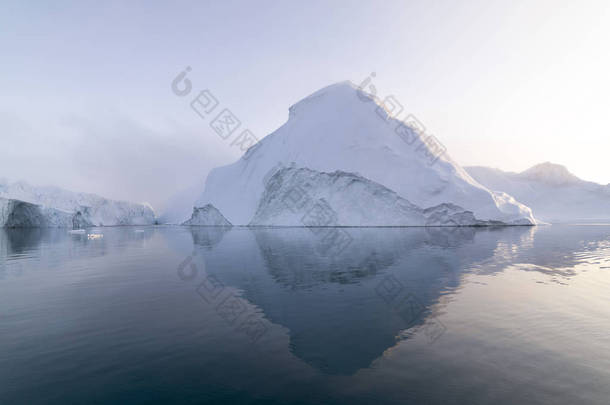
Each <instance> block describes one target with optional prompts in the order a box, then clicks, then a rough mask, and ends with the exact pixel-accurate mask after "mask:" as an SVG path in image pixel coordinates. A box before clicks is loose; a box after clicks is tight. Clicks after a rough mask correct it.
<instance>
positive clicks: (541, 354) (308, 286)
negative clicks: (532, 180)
mask: <svg viewBox="0 0 610 405" xmlns="http://www.w3.org/2000/svg"><path fill="white" fill-rule="evenodd" d="M94 233H95V234H102V235H103V236H102V237H95V238H91V237H90V235H91V234H94ZM349 233H350V236H351V238H352V242H351V243H350V244H349V246H348V247H347V248H346V249H345V250H343V251H341V252H340V253H339V254H338V255H325V254H323V251H321V250H320V249H319V243H320V241H319V239H318V238H317V237H316V235H315V234H314V233H312V232H311V231H310V230H308V229H304V228H285V229H255V230H252V229H245V228H234V229H230V230H226V229H221V228H205V227H192V228H186V227H117V228H98V229H93V230H89V231H88V232H86V233H81V234H70V233H68V232H66V231H65V230H54V229H29V230H28V229H22V230H0V381H1V382H2V383H0V403H10V404H19V403H27V404H43V403H44V404H49V403H51V404H53V403H58V404H59V403H62V404H63V403H92V404H111V403H147V404H154V403H159V404H161V403H163V404H167V403H206V402H209V403H286V402H291V403H302V404H310V403H333V404H340V403H349V404H354V403H371V402H372V401H374V402H376V403H401V404H405V403H406V404H409V403H413V404H421V403H426V404H453V403H471V404H488V403H497V404H513V403H528V404H574V403H587V404H605V403H607V398H608V397H609V396H610V388H608V384H607V382H608V381H609V380H610V354H608V353H610V338H609V337H608V336H607V334H606V333H604V332H603V331H604V330H607V328H608V319H610V307H609V306H608V305H607V291H608V287H609V285H610V273H609V271H610V226H545V227H506V228H497V229H491V228H486V229H477V228H396V229H388V228H384V229H375V228H362V229H358V228H349ZM314 393H315V394H314Z"/></svg>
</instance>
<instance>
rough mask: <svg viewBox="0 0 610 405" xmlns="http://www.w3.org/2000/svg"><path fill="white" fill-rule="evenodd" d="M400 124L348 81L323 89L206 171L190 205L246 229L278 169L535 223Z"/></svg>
mask: <svg viewBox="0 0 610 405" xmlns="http://www.w3.org/2000/svg"><path fill="white" fill-rule="evenodd" d="M363 100H364V101H363ZM400 125H401V123H400V122H399V121H398V120H395V119H393V118H390V117H388V115H387V114H386V112H385V110H384V109H382V108H379V105H378V104H377V102H376V101H375V100H374V99H373V98H372V97H370V96H368V95H366V94H365V93H363V92H361V91H360V90H358V89H357V88H356V87H355V86H353V85H352V84H350V83H348V82H342V83H338V84H335V85H331V86H328V87H326V88H323V89H322V90H319V91H317V92H316V93H314V94H312V95H311V96H309V97H307V98H305V99H304V100H302V101H300V102H298V103H297V104H295V105H294V106H292V107H291V108H290V113H289V119H288V121H287V122H286V123H285V124H284V125H283V126H281V127H280V128H279V129H277V130H276V131H275V132H273V133H272V134H270V135H268V136H267V137H265V138H263V139H262V140H261V141H260V142H259V143H258V144H257V145H256V146H255V147H253V148H250V150H248V152H246V154H245V155H244V156H243V157H242V158H241V159H240V160H238V161H237V162H235V163H233V164H231V165H228V166H224V167H220V168H216V169H214V170H212V171H211V172H210V174H209V175H208V177H207V180H206V185H205V190H204V192H203V194H202V195H201V197H200V198H199V200H198V201H197V202H196V204H195V205H196V206H198V207H203V206H205V205H206V204H212V205H213V206H214V207H216V208H217V209H218V210H219V211H220V212H221V213H222V214H223V215H224V216H225V217H226V218H227V220H228V221H230V222H231V223H232V224H234V225H246V224H249V223H250V221H252V219H253V218H254V215H255V213H256V210H257V207H258V204H259V201H260V199H261V196H262V195H263V191H264V179H265V178H266V177H269V172H270V171H272V170H273V168H274V167H276V166H277V165H278V164H281V165H283V166H290V165H294V166H296V167H303V168H309V169H311V170H315V171H319V172H326V173H332V172H334V171H337V170H340V171H344V172H350V173H355V174H358V175H360V176H362V177H364V178H366V179H368V180H371V181H373V182H375V183H378V184H380V185H383V186H385V187H387V188H389V189H390V190H392V191H394V192H396V193H397V194H398V195H399V196H400V197H402V198H404V199H406V200H408V201H410V202H411V203H412V204H415V205H417V206H419V207H431V206H435V205H438V204H442V203H453V204H456V205H458V206H460V207H463V208H464V209H466V210H469V211H472V212H473V213H474V215H475V216H476V217H477V218H479V219H482V220H497V221H503V222H505V223H524V222H527V223H535V220H534V218H533V217H532V215H531V211H530V210H529V209H528V208H527V207H525V206H523V205H521V204H519V203H516V202H515V201H514V200H511V199H510V198H506V197H505V196H503V195H494V194H493V193H491V192H490V191H489V190H488V189H486V188H485V187H484V186H482V185H480V184H479V183H477V182H476V181H475V180H474V179H472V178H471V177H470V175H468V173H466V171H464V170H463V169H462V168H461V167H460V166H459V165H458V164H457V163H455V162H454V161H453V160H452V159H451V158H450V157H449V156H448V155H447V154H446V153H444V154H443V155H442V156H440V157H439V158H438V160H436V161H435V159H436V156H437V154H436V153H435V152H434V150H433V149H432V148H431V147H430V146H428V145H427V144H426V143H425V142H423V140H425V138H423V137H422V136H420V135H419V134H418V133H416V131H414V130H412V129H410V128H408V127H405V126H404V125H403V126H400ZM397 131H398V132H400V133H401V134H402V136H399V134H398V132H397Z"/></svg>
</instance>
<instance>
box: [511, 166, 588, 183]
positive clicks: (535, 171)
mask: <svg viewBox="0 0 610 405" xmlns="http://www.w3.org/2000/svg"><path fill="white" fill-rule="evenodd" d="M520 177H522V178H525V179H528V180H535V181H540V182H543V183H546V184H551V185H555V186H560V185H563V184H573V183H578V182H581V181H582V180H580V179H579V178H578V177H576V176H575V175H573V174H572V173H570V172H569V171H568V169H567V168H566V167H565V166H562V165H558V164H555V163H551V162H545V163H540V164H537V165H535V166H533V167H531V168H529V169H527V170H525V171H524V172H522V173H521V174H520Z"/></svg>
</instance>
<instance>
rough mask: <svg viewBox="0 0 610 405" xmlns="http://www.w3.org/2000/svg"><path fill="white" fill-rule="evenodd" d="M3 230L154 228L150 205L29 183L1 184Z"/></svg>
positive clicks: (0, 223) (0, 202)
mask: <svg viewBox="0 0 610 405" xmlns="http://www.w3.org/2000/svg"><path fill="white" fill-rule="evenodd" d="M0 209H1V212H0V227H60V228H74V229H79V228H86V227H91V226H115V225H152V224H154V223H155V214H154V211H153V210H152V208H151V207H150V206H149V205H147V204H134V203H129V202H124V201H113V200H108V199H106V198H103V197H100V196H97V195H95V194H85V193H75V192H71V191H67V190H63V189H60V188H57V187H34V186H31V185H29V184H27V183H25V182H17V183H12V184H8V183H3V184H0Z"/></svg>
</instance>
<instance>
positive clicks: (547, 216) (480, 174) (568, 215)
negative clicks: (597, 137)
mask: <svg viewBox="0 0 610 405" xmlns="http://www.w3.org/2000/svg"><path fill="white" fill-rule="evenodd" d="M466 171H468V173H470V175H471V176H472V177H473V178H474V179H475V180H477V181H478V182H479V183H481V184H483V185H484V186H486V187H487V188H489V189H490V190H494V191H504V192H506V193H509V194H510V195H512V196H514V197H515V198H517V199H518V200H519V201H521V202H522V203H524V204H526V205H527V206H529V207H530V208H531V209H532V210H533V213H534V215H535V216H536V218H538V219H539V220H542V221H545V222H550V223H567V222H587V223H591V222H600V221H601V222H608V221H610V185H601V184H597V183H593V182H590V181H585V180H581V179H579V178H578V177H576V176H575V175H574V174H572V173H570V172H569V171H568V169H567V168H565V167H564V166H561V165H558V164H553V163H550V162H546V163H541V164H538V165H536V166H534V167H532V168H530V169H527V170H525V171H523V172H521V173H513V172H504V171H502V170H499V169H492V168H489V167H482V166H472V167H466Z"/></svg>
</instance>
